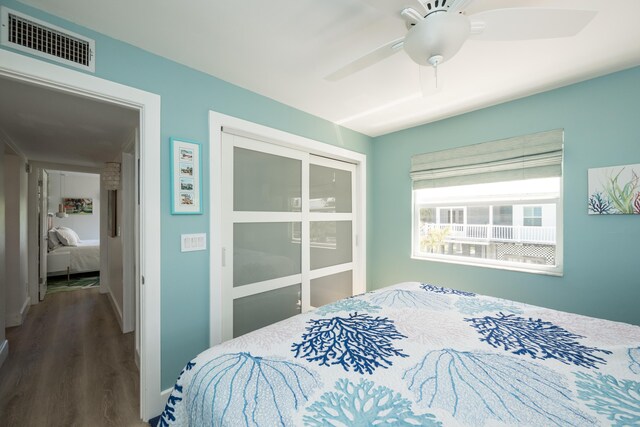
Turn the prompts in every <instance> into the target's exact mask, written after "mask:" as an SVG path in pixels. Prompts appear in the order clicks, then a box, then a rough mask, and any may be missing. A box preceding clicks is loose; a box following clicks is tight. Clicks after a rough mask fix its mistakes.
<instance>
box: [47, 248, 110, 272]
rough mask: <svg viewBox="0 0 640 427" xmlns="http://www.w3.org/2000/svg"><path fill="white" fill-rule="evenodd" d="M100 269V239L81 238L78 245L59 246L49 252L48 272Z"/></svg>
mask: <svg viewBox="0 0 640 427" xmlns="http://www.w3.org/2000/svg"><path fill="white" fill-rule="evenodd" d="M99 270H100V241H99V240H79V241H78V242H77V246H58V247H56V248H55V249H53V250H51V251H49V252H48V253H47V274H48V275H49V276H55V275H59V274H66V275H67V276H69V275H70V274H74V273H85V272H90V271H99Z"/></svg>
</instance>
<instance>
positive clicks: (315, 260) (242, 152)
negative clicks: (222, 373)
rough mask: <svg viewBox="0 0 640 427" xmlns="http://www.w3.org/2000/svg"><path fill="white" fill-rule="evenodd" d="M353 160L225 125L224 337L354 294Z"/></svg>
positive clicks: (251, 329)
mask: <svg viewBox="0 0 640 427" xmlns="http://www.w3.org/2000/svg"><path fill="white" fill-rule="evenodd" d="M354 172H355V166H353V165H351V164H348V163H343V162H338V161H333V160H328V159H325V158H321V157H314V156H312V155H310V154H309V153H305V152H302V151H298V150H293V149H289V148H286V147H283V146H280V145H277V144H271V143H267V142H263V141H259V140H257V139H253V138H251V137H247V136H241V135H235V134H231V133H227V132H223V133H222V177H221V178H222V201H223V205H222V236H221V238H222V239H221V240H222V246H223V248H222V257H223V259H222V278H223V283H222V286H221V288H222V295H221V296H222V319H223V321H222V339H223V341H224V340H228V339H231V338H234V337H237V336H240V335H243V334H245V333H248V332H251V331H253V330H256V329H258V328H261V327H263V326H267V325H270V324H272V323H275V322H278V321H280V320H283V319H286V318H288V317H291V316H293V315H295V314H298V313H301V312H303V311H308V310H310V309H312V308H313V307H319V306H321V305H324V304H327V303H330V302H332V301H336V300H338V299H340V298H344V297H347V296H350V295H353V284H354V265H355V264H354V247H355V236H354V233H355V230H356V228H355V227H354V213H353V212H354V207H355V201H354V200H355V195H354V191H353V188H354V175H355V173H354Z"/></svg>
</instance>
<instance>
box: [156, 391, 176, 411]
mask: <svg viewBox="0 0 640 427" xmlns="http://www.w3.org/2000/svg"><path fill="white" fill-rule="evenodd" d="M172 391H173V387H171V388H168V389H166V390H162V391H161V392H160V400H162V404H163V405H164V404H165V403H167V400H169V395H170V394H171V392H172ZM163 408H164V406H163ZM158 415H160V414H158Z"/></svg>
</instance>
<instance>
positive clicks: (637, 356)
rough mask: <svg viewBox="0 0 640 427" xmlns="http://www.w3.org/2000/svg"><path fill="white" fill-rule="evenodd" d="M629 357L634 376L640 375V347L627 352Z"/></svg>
mask: <svg viewBox="0 0 640 427" xmlns="http://www.w3.org/2000/svg"><path fill="white" fill-rule="evenodd" d="M627 354H628V355H629V369H630V370H631V372H633V373H634V374H638V375H640V347H636V348H630V349H629V350H627Z"/></svg>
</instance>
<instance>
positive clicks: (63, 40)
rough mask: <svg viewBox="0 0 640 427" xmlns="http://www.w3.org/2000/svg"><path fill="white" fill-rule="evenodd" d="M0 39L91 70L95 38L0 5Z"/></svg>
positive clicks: (5, 44) (3, 43)
mask: <svg viewBox="0 0 640 427" xmlns="http://www.w3.org/2000/svg"><path fill="white" fill-rule="evenodd" d="M1 14H2V32H1V34H0V36H1V37H0V43H2V45H3V46H8V47H11V48H13V49H17V50H21V51H23V52H28V53H30V54H32V55H37V56H41V57H43V58H47V59H50V60H53V61H58V62H61V63H63V64H67V65H72V66H74V67H77V68H80V69H83V70H86V71H91V72H94V71H95V42H94V41H93V40H91V39H89V38H86V37H83V36H81V35H78V34H75V33H72V32H71V31H67V30H65V29H62V28H59V27H56V26H55V25H51V24H49V23H47V22H43V21H40V20H38V19H35V18H32V17H30V16H28V15H25V14H23V13H20V12H16V11H14V10H11V9H9V8H7V7H4V6H3V7H2V10H1Z"/></svg>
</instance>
